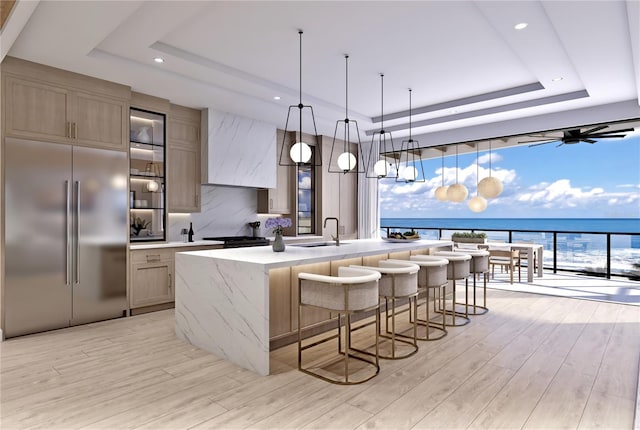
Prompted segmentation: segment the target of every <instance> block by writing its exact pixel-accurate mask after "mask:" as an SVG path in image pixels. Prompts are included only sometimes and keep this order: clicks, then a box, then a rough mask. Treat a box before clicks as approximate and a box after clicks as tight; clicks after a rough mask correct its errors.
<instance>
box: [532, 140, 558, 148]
mask: <svg viewBox="0 0 640 430" xmlns="http://www.w3.org/2000/svg"><path fill="white" fill-rule="evenodd" d="M557 141H558V139H554V140H550V141H549V142H540V143H534V144H533V145H528V147H529V148H531V147H532V146H540V145H546V144H547V143H553V142H557Z"/></svg>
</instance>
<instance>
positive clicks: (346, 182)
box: [320, 136, 361, 239]
mask: <svg viewBox="0 0 640 430" xmlns="http://www.w3.org/2000/svg"><path fill="white" fill-rule="evenodd" d="M332 143H333V138H330V137H327V136H322V175H321V179H320V192H321V195H322V207H321V213H320V215H321V219H322V220H324V219H326V218H327V217H335V218H338V219H339V220H340V226H339V232H340V239H357V238H358V175H357V174H356V173H346V174H344V173H331V172H329V171H328V170H329V163H330V161H331V160H330V159H331V145H332ZM336 144H337V145H338V146H339V147H340V148H342V145H343V143H342V141H336ZM351 152H352V153H354V154H357V153H358V151H357V147H356V145H351ZM334 158H335V157H334ZM334 161H335V160H334ZM360 162H361V160H358V163H360ZM337 169H338V167H337V166H332V170H337ZM321 226H323V225H321ZM335 228H336V227H335V223H329V224H328V225H327V227H326V228H324V227H323V229H322V235H323V236H324V237H325V238H331V236H334V235H335V234H336V231H335Z"/></svg>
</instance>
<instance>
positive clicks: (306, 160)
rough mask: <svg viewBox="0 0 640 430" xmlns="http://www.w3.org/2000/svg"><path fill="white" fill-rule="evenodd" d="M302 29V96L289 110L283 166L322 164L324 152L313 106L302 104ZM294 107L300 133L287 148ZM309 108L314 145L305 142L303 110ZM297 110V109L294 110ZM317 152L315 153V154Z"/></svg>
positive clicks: (283, 146)
mask: <svg viewBox="0 0 640 430" xmlns="http://www.w3.org/2000/svg"><path fill="white" fill-rule="evenodd" d="M302 33H303V32H302V30H298V35H299V37H300V93H299V94H300V98H299V102H298V104H297V105H291V106H289V112H288V113H287V122H286V123H285V126H284V133H283V137H282V144H281V146H280V157H279V159H278V164H279V165H281V166H298V165H303V164H304V165H313V166H321V165H322V154H321V148H320V146H321V145H320V142H319V139H318V130H317V128H316V118H315V116H314V115H313V107H312V106H310V105H304V104H302ZM292 109H298V121H299V122H298V125H299V127H298V134H297V136H296V139H295V140H296V142H295V143H294V144H293V146H292V147H291V148H290V149H289V148H287V146H288V145H287V135H288V133H287V131H288V129H289V118H291V111H292ZM304 109H308V110H309V112H310V113H311V122H312V124H313V136H314V137H313V139H314V142H313V143H314V145H310V144H309V143H307V142H305V141H304V139H303V135H302V114H303V110H304ZM294 112H295V111H294ZM314 152H315V154H314Z"/></svg>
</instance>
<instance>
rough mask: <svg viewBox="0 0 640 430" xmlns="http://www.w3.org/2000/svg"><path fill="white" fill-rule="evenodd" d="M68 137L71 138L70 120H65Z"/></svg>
mask: <svg viewBox="0 0 640 430" xmlns="http://www.w3.org/2000/svg"><path fill="white" fill-rule="evenodd" d="M66 137H68V138H71V121H67V136H66Z"/></svg>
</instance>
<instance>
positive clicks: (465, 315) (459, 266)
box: [434, 250, 472, 327]
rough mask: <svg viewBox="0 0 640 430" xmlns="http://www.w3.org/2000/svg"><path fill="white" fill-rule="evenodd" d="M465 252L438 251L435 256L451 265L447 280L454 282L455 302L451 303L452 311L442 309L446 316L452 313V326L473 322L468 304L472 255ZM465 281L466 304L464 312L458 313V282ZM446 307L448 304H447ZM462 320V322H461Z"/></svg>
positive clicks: (448, 267) (448, 268)
mask: <svg viewBox="0 0 640 430" xmlns="http://www.w3.org/2000/svg"><path fill="white" fill-rule="evenodd" d="M466 251H467V250H465V252H464V253H463V252H454V251H438V252H436V253H435V254H434V255H435V256H437V257H444V258H446V259H447V260H449V265H448V266H447V280H449V281H451V282H452V285H453V294H452V296H453V300H452V302H451V309H450V310H447V309H446V306H445V307H444V308H443V309H442V312H444V313H445V314H447V313H450V314H451V315H452V322H451V323H450V324H447V325H450V326H454V327H456V326H461V325H465V324H469V322H470V321H471V320H470V319H469V309H468V306H467V304H468V303H469V274H470V273H471V259H472V258H471V255H469V254H467V253H466ZM461 279H464V281H465V284H464V291H465V302H464V304H463V305H464V312H458V311H456V304H457V301H456V281H458V280H461ZM445 305H446V302H445ZM459 320H462V322H459Z"/></svg>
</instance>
